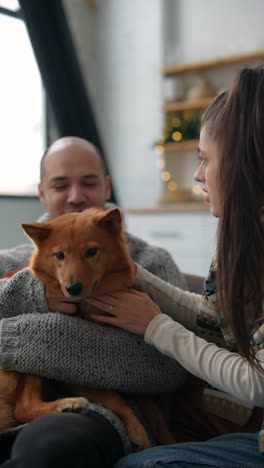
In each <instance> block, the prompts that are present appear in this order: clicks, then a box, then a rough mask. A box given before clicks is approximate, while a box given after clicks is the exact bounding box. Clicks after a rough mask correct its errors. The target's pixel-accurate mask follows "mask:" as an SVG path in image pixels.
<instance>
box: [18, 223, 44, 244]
mask: <svg viewBox="0 0 264 468" xmlns="http://www.w3.org/2000/svg"><path fill="white" fill-rule="evenodd" d="M21 226H22V228H23V229H24V231H25V233H26V234H27V235H28V237H30V239H32V240H33V242H35V244H37V245H39V244H41V242H42V241H43V240H45V239H47V237H48V236H49V234H50V232H51V228H50V226H48V225H47V224H45V223H32V224H21Z"/></svg>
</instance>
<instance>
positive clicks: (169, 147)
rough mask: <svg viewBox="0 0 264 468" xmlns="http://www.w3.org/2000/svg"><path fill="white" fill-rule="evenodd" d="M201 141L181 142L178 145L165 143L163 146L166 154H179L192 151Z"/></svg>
mask: <svg viewBox="0 0 264 468" xmlns="http://www.w3.org/2000/svg"><path fill="white" fill-rule="evenodd" d="M198 143H199V140H186V141H179V142H178V143H174V142H171V143H165V144H164V145H163V149H164V153H177V152H180V151H192V150H196V149H197V147H198Z"/></svg>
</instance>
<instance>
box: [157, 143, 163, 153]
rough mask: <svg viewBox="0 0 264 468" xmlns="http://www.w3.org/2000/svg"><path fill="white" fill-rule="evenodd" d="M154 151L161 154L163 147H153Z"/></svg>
mask: <svg viewBox="0 0 264 468" xmlns="http://www.w3.org/2000/svg"><path fill="white" fill-rule="evenodd" d="M155 150H156V152H157V153H158V154H161V153H163V152H164V147H163V145H156V146H155Z"/></svg>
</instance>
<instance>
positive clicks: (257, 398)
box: [145, 314, 264, 407]
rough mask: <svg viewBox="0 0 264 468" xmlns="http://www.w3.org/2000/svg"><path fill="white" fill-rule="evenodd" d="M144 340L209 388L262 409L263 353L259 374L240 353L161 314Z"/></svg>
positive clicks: (263, 403) (262, 354)
mask: <svg viewBox="0 0 264 468" xmlns="http://www.w3.org/2000/svg"><path fill="white" fill-rule="evenodd" d="M145 340H146V342H147V343H149V344H151V345H153V346H155V347H156V348H157V349H158V350H159V351H161V352H162V353H164V354H166V355H167V356H170V357H173V358H174V359H176V360H177V361H178V362H179V363H180V364H181V365H182V366H183V367H184V368H185V369H186V370H188V371H189V372H191V373H192V374H194V375H195V376H197V377H199V378H201V379H203V380H205V381H206V382H208V383H209V384H210V385H213V386H214V387H216V388H218V389H220V390H223V391H224V392H226V393H228V394H230V395H233V396H235V397H236V398H238V399H240V400H244V401H246V402H248V403H253V404H254V405H256V406H260V407H264V350H261V351H259V352H258V354H257V356H258V358H259V360H260V362H261V364H262V368H263V372H262V373H261V372H259V371H256V370H254V369H253V368H252V367H251V366H250V365H249V363H248V362H247V361H246V360H245V359H244V358H242V357H241V356H240V355H239V354H237V353H231V352H230V351H227V350H226V349H223V348H219V347H217V346H216V345H215V344H213V343H208V342H207V341H205V340H204V339H202V338H199V337H197V336H196V335H195V334H194V333H192V332H190V331H189V330H186V328H184V327H183V326H181V325H180V324H179V323H177V322H174V321H173V320H172V319H171V318H169V317H168V316H166V315H163V314H160V315H158V316H156V318H154V319H153V320H152V322H151V323H150V325H149V326H148V328H147V330H146V333H145Z"/></svg>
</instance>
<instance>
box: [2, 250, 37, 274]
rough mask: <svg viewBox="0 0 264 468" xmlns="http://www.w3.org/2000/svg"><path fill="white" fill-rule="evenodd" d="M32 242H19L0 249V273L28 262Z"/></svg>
mask: <svg viewBox="0 0 264 468" xmlns="http://www.w3.org/2000/svg"><path fill="white" fill-rule="evenodd" d="M33 248H34V246H33V244H21V245H18V246H16V247H12V248H9V249H1V250H0V275H3V274H4V273H6V272H7V271H9V270H13V269H14V268H16V267H18V266H20V265H23V264H24V263H26V262H28V260H29V258H30V256H31V254H32V252H33Z"/></svg>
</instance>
